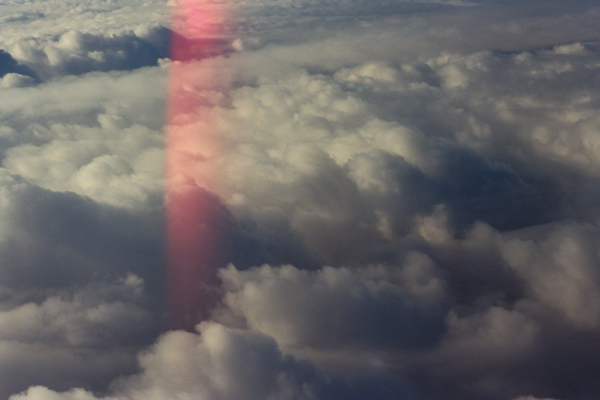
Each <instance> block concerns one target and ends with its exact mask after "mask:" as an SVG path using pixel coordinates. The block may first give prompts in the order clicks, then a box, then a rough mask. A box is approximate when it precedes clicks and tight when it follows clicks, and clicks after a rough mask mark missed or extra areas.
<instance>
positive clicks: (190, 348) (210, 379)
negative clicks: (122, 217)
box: [10, 322, 408, 400]
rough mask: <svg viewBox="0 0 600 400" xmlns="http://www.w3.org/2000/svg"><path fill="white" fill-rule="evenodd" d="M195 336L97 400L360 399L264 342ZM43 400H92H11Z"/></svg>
mask: <svg viewBox="0 0 600 400" xmlns="http://www.w3.org/2000/svg"><path fill="white" fill-rule="evenodd" d="M198 332H199V334H194V333H189V332H183V331H174V332H168V333H166V334H164V335H163V336H162V337H161V338H159V340H158V342H157V343H156V344H155V345H154V346H153V347H152V348H151V349H150V350H149V351H147V352H146V353H144V354H143V355H141V356H140V358H139V362H140V365H141V366H142V368H143V372H142V373H141V374H139V375H135V376H132V377H129V378H126V379H123V380H120V381H116V383H115V384H114V387H113V390H114V392H115V394H114V395H112V396H109V397H102V399H105V400H108V399H142V398H144V399H162V398H164V397H165V396H177V397H181V398H190V397H202V398H205V399H237V398H240V397H244V398H248V399H309V398H310V399H338V398H349V399H354V398H359V397H356V395H355V394H353V392H352V391H351V390H350V389H349V388H348V387H346V386H345V382H344V381H343V379H341V378H339V377H338V378H332V377H327V376H323V375H319V374H318V373H317V372H316V371H315V369H314V367H312V366H311V365H310V364H308V363H305V362H301V361H298V360H296V359H294V358H293V357H291V356H287V355H283V354H282V353H281V351H280V350H279V348H278V347H277V343H276V342H275V340H273V338H270V337H269V336H266V335H264V334H261V333H258V332H252V331H242V330H232V329H228V328H225V327H224V326H222V325H219V324H215V323H209V322H204V323H202V324H200V325H199V326H198ZM382 383H383V385H385V386H387V387H386V389H387V390H386V392H387V393H386V395H384V397H381V398H389V399H392V398H408V397H405V396H404V394H403V392H402V391H398V388H397V387H394V386H392V385H389V384H387V385H386V382H380V385H381V384H382ZM368 386H369V385H368V384H366V385H365V384H363V387H358V388H357V389H358V391H361V390H368V389H369V387H368ZM371 392H372V391H371ZM392 396H394V397H392ZM398 396H400V397H398ZM42 397H43V398H53V397H56V398H57V399H58V398H60V399H63V398H66V399H71V398H73V399H90V400H92V399H97V397H95V396H94V395H93V394H92V393H90V392H87V391H84V390H82V389H72V390H71V391H69V392H66V393H57V392H54V391H51V390H49V389H47V388H45V387H41V386H37V387H31V388H29V389H28V390H27V391H26V392H24V393H21V394H18V395H13V396H11V397H10V399H11V400H25V399H37V398H42Z"/></svg>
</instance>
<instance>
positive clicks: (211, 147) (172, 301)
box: [166, 0, 225, 330]
mask: <svg viewBox="0 0 600 400" xmlns="http://www.w3.org/2000/svg"><path fill="white" fill-rule="evenodd" d="M223 14H224V13H223V12H222V11H219V10H217V9H216V7H215V5H213V3H212V2H210V1H207V0H184V1H183V2H180V3H179V4H177V5H176V6H175V9H174V10H173V24H174V30H176V31H177V32H178V33H176V34H173V36H172V39H171V59H172V60H173V63H172V64H171V69H170V80H169V104H168V112H167V118H168V124H167V149H166V153H167V194H166V198H167V210H166V218H167V279H168V282H167V296H168V307H169V316H170V327H171V328H172V329H187V330H193V328H194V326H195V325H196V324H197V323H199V322H200V321H201V320H202V319H204V318H206V317H207V315H206V313H207V309H208V307H209V304H210V301H211V295H210V289H209V288H210V285H211V283H212V282H213V281H214V279H215V273H216V269H217V268H218V266H219V259H220V252H221V244H220V243H221V241H222V239H223V238H222V234H220V233H219V232H220V231H222V229H221V228H220V223H219V219H220V215H221V213H220V209H221V207H220V203H219V201H218V199H217V198H216V197H215V196H214V195H212V194H210V192H208V191H207V190H206V188H211V187H213V184H214V180H215V176H214V171H212V170H211V166H210V165H211V163H210V160H211V159H212V158H213V157H215V156H216V155H218V154H219V140H218V137H219V132H217V131H216V130H215V128H214V125H215V124H213V123H211V122H212V121H211V116H210V112H209V110H208V108H207V107H203V106H202V105H203V101H202V98H201V97H200V96H198V94H197V90H195V89H196V88H199V87H206V86H210V85H211V84H212V83H213V81H214V80H215V79H216V74H217V72H215V69H214V68H195V66H196V65H197V64H198V62H199V61H197V60H199V59H202V58H203V57H206V56H207V55H211V54H215V53H220V52H221V51H222V43H223V41H222V40H221V39H220V37H221V36H222V35H223V32H222V28H221V27H222V23H221V21H223V20H224V17H225V16H224V15H223ZM175 25H177V26H175Z"/></svg>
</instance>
